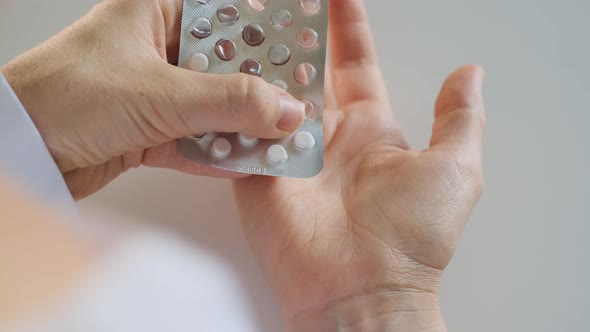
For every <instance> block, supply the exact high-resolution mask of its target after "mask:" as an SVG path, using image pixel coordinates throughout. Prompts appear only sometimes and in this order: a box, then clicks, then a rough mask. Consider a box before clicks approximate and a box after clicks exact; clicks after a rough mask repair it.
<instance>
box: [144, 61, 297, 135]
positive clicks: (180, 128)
mask: <svg viewBox="0 0 590 332" xmlns="http://www.w3.org/2000/svg"><path fill="white" fill-rule="evenodd" d="M158 67H159V68H158V73H157V76H158V80H157V84H158V85H159V86H161V87H162V88H161V89H154V90H156V91H159V92H156V93H155V95H153V96H151V98H152V99H153V100H154V103H155V104H156V105H160V102H158V101H157V100H156V99H159V100H163V101H165V102H164V103H165V104H164V105H162V107H165V108H169V110H161V112H165V114H166V116H161V117H160V118H159V120H160V121H167V122H169V123H166V124H165V126H163V127H167V126H173V127H174V131H173V132H174V135H173V136H175V137H173V138H181V137H185V136H189V135H194V134H198V133H208V132H227V133H238V132H239V133H243V134H246V135H249V136H254V137H259V138H268V139H271V138H281V137H285V136H287V135H289V134H290V133H291V132H293V131H295V130H296V129H298V128H299V127H300V126H301V125H302V123H303V121H304V120H305V105H304V104H303V103H302V102H300V101H299V100H297V99H295V98H294V97H292V96H291V95H289V94H288V93H286V92H285V91H284V90H282V89H280V88H278V87H275V86H273V85H271V84H269V83H266V82H265V81H264V80H262V79H261V78H258V77H255V76H249V75H245V74H231V75H212V74H204V73H197V72H193V71H190V70H186V69H182V68H178V67H174V66H170V65H168V64H158ZM162 94H164V95H162ZM154 98H155V99H154ZM168 112H170V113H171V114H168ZM167 115H169V116H167Z"/></svg>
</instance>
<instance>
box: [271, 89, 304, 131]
mask: <svg viewBox="0 0 590 332" xmlns="http://www.w3.org/2000/svg"><path fill="white" fill-rule="evenodd" d="M280 100H281V101H280V110H279V112H280V116H279V121H278V122H277V128H278V129H280V130H284V131H294V130H295V129H297V128H299V127H300V126H301V123H302V122H303V120H304V119H305V104H303V103H302V102H300V101H299V100H297V99H295V98H292V97H289V96H281V99H280Z"/></svg>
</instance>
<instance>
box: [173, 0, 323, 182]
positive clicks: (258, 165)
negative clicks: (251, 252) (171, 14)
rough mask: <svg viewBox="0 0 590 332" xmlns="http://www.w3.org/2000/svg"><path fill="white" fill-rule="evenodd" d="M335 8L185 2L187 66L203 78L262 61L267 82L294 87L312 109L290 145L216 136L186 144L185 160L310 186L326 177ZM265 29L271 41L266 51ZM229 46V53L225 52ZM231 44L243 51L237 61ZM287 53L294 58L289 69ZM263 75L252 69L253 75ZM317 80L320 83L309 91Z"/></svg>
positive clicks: (262, 0) (299, 2)
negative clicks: (327, 87) (328, 68)
mask: <svg viewBox="0 0 590 332" xmlns="http://www.w3.org/2000/svg"><path fill="white" fill-rule="evenodd" d="M328 7H329V6H328V0H184V8H183V15H182V30H181V35H180V55H179V66H181V67H184V68H190V69H195V68H194V67H195V61H196V63H197V65H196V67H198V70H199V71H205V72H207V73H211V74H234V73H239V72H240V71H241V69H244V68H245V67H244V66H246V65H244V66H243V64H244V63H245V62H247V61H250V60H254V61H255V62H257V63H258V64H260V66H261V69H262V72H261V75H260V77H261V78H262V79H264V80H265V81H267V82H269V83H274V84H276V85H279V86H280V85H284V84H286V86H287V91H288V92H289V93H290V94H291V95H292V96H294V97H295V98H297V99H299V100H301V101H304V102H306V104H307V110H306V114H307V119H306V120H305V123H304V124H303V126H302V127H301V128H300V129H299V130H298V131H296V132H295V133H293V134H292V135H291V136H289V137H286V138H284V139H280V140H258V142H257V143H256V144H254V145H253V146H249V145H252V144H244V143H243V140H240V139H239V137H238V133H208V134H205V135H202V136H193V137H187V138H184V139H181V140H179V141H178V146H179V148H180V151H181V153H182V154H183V155H184V156H186V157H187V158H189V159H191V160H193V161H195V162H199V163H201V164H204V165H209V166H213V167H216V168H219V169H224V170H229V171H234V172H239V173H246V174H258V175H268V176H284V177H295V178H309V177H313V176H315V175H317V174H318V173H319V172H320V171H321V170H322V168H323V164H324V133H323V111H324V76H325V65H326V44H327V32H328ZM258 28H261V29H262V31H263V34H264V39H263V41H262V42H261V43H260V40H261V38H259V37H260V36H259V30H257V29H258ZM244 29H246V30H247V31H246V33H244ZM222 40H226V41H225V43H226V45H225V46H226V47H220V45H223V43H224V42H220V41H222ZM227 40H229V41H231V42H232V43H233V45H235V54H231V49H232V44H229V43H227ZM258 43H260V44H259V45H257V44H258ZM228 45H229V47H227V46H228ZM275 46H276V47H275ZM284 46H286V48H287V49H288V50H289V51H290V56H289V57H288V61H287V62H286V63H284V64H283V62H284V60H285V59H287V56H286V55H285V51H286V50H285V47H284ZM273 47H275V48H274V49H273ZM216 49H217V51H216ZM271 49H272V51H271ZM228 51H229V53H228ZM222 57H225V60H224V59H222ZM195 59H196V60H195ZM202 60H208V61H202ZM191 61H192V62H191ZM271 61H272V62H271ZM207 62H208V63H207ZM273 62H274V63H275V64H273ZM249 63H250V64H251V63H252V62H249ZM247 64H248V63H247ZM308 64H309V65H311V66H313V68H312V67H310V66H308ZM255 67H256V66H255ZM314 68H315V71H314V70H313V69H314ZM258 69H259V68H251V66H249V67H248V70H250V71H251V72H250V74H257V73H258V72H257V70H258ZM242 72H243V70H242ZM302 74H303V75H302ZM309 77H312V78H313V80H311V82H310V83H309V84H308V85H305V84H304V83H305V82H304V81H305V78H309ZM224 139H225V140H224ZM313 141H315V144H313ZM215 142H216V143H215ZM228 142H229V144H231V151H230V152H229V153H228V149H229V147H228V144H227V143H228ZM248 143H252V142H251V140H249V141H248ZM214 145H215V147H221V151H217V150H215V147H214ZM269 149H270V150H271V151H269ZM285 152H286V153H285ZM285 157H286V158H287V159H286V160H285ZM277 158H278V159H277Z"/></svg>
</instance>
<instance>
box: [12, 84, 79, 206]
mask: <svg viewBox="0 0 590 332" xmlns="http://www.w3.org/2000/svg"><path fill="white" fill-rule="evenodd" d="M0 174H1V175H4V176H9V177H10V178H13V179H15V180H16V181H17V182H18V183H20V184H23V185H25V186H26V187H27V189H28V190H29V191H31V192H32V193H34V194H37V196H39V197H41V199H43V200H45V201H47V202H49V203H50V204H52V205H53V206H55V207H57V208H59V209H62V210H65V211H66V212H68V213H77V212H76V211H77V208H76V204H75V203H74V200H73V198H72V196H71V194H70V191H69V190H68V188H67V186H66V184H65V181H64V179H63V177H62V175H61V172H60V171H59V169H58V168H57V165H56V164H55V162H54V160H53V158H52V157H51V154H50V153H49V150H48V149H47V147H46V146H45V142H44V141H43V139H42V138H41V135H40V134H39V131H37V128H36V127H35V125H34V124H33V121H32V120H31V118H30V117H29V115H28V113H27V112H26V111H25V109H24V107H23V106H22V104H21V103H20V101H19V100H18V98H17V96H16V95H15V94H14V92H13V91H12V89H11V88H10V86H9V85H8V82H7V81H6V79H5V78H4V76H2V74H1V73H0Z"/></svg>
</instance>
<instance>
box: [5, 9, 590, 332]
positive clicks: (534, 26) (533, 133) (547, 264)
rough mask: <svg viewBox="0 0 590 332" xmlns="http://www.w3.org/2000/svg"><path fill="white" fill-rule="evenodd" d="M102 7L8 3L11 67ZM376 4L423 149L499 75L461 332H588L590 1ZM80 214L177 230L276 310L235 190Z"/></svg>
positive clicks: (168, 196) (98, 199)
mask: <svg viewBox="0 0 590 332" xmlns="http://www.w3.org/2000/svg"><path fill="white" fill-rule="evenodd" d="M93 2H94V1H91V0H76V1H71V0H70V1H66V0H53V1H40V0H39V1H17V0H11V1H5V3H4V4H3V5H0V63H5V62H6V61H8V60H9V59H10V58H12V57H14V56H16V55H17V54H19V53H21V52H23V51H25V50H27V49H29V48H30V47H32V46H34V45H35V44H37V43H39V42H41V41H43V40H44V39H45V38H47V37H49V36H50V35H52V34H53V33H55V32H57V31H58V30H60V29H61V28H63V27H64V26H65V25H67V24H69V23H71V22H73V21H74V20H75V19H76V18H77V17H78V16H80V15H82V14H83V13H84V12H86V11H87V10H88V9H89V7H90V6H91V4H92V3H93ZM368 7H369V11H370V15H371V17H372V22H373V26H374V30H375V34H376V38H377V41H378V48H379V52H380V57H381V62H382V63H383V68H384V72H385V76H386V78H387V80H388V82H389V91H390V93H391V95H392V100H393V105H394V112H395V113H396V114H397V116H398V118H399V119H400V121H401V123H402V125H403V127H404V130H405V133H406V134H407V136H408V138H409V140H410V142H412V143H413V145H415V146H416V147H426V144H427V142H428V138H429V131H430V126H431V125H432V116H431V114H432V104H433V102H434V98H435V96H436V94H437V92H438V89H439V86H440V84H441V82H442V81H443V79H444V78H445V76H446V75H447V74H448V73H449V72H450V71H451V70H453V69H454V68H455V67H457V66H459V65H460V64H463V63H472V62H475V63H480V64H482V65H484V66H485V68H486V69H487V72H488V77H487V81H486V86H485V96H486V102H487V111H488V124H489V125H488V132H487V138H486V144H485V172H486V181H487V187H486V191H485V194H484V197H483V200H482V202H481V204H480V205H479V207H478V208H477V211H476V213H475V215H474V217H473V219H472V222H471V224H470V225H469V227H468V228H467V230H466V233H465V236H464V238H463V241H462V243H461V246H460V249H459V252H458V253H457V255H456V257H455V259H454V261H453V263H452V265H451V267H450V268H449V269H448V272H447V273H446V275H445V278H444V283H443V287H442V307H443V311H444V313H445V317H446V320H447V322H448V325H449V328H450V330H451V331H490V332H492V331H494V332H495V331H588V330H589V327H588V325H589V324H588V323H587V322H586V319H587V318H586V317H585V315H587V314H588V311H589V309H590V287H589V286H588V285H587V283H588V281H589V280H590V262H589V258H588V256H587V255H588V254H587V253H588V252H590V245H588V243H587V238H588V235H590V232H589V231H590V226H588V224H589V223H590V213H589V208H588V203H589V202H588V201H589V198H590V189H589V188H590V176H589V175H588V171H589V168H590V153H589V148H588V143H590V133H589V132H588V131H587V130H584V129H585V127H586V126H587V123H588V122H589V120H590V115H589V113H590V107H589V102H588V98H587V96H588V91H589V90H590V80H589V76H590V65H589V64H588V61H589V60H590V37H589V31H590V19H589V18H590V2H588V1H582V0H580V1H573V0H571V1H566V0H561V1H541V0H539V1H532V0H531V1H525V0H520V1H519V0H514V1H499V0H495V1H474V0H446V1H439V0H431V1H409V0H407V1H375V0H373V1H368ZM80 206H81V209H82V212H83V214H85V215H87V216H95V215H97V214H98V215H100V214H102V213H104V211H107V210H109V211H115V212H116V213H120V214H125V215H128V216H131V217H133V218H137V219H141V220H143V222H145V223H149V224H150V225H161V226H162V227H165V228H166V229H168V230H172V231H178V233H179V234H182V236H183V237H185V238H186V239H189V240H190V241H192V243H194V245H195V248H197V247H198V248H206V250H210V251H211V252H213V253H215V255H218V257H220V259H224V260H227V261H228V262H231V263H232V265H233V266H235V267H236V271H238V272H239V275H240V276H241V277H242V278H244V280H245V282H246V284H248V285H249V286H248V287H250V290H252V291H253V292H254V293H255V297H257V298H260V299H257V301H258V302H259V303H260V306H261V307H263V306H268V307H271V306H272V297H271V296H270V294H269V292H268V290H267V289H266V288H265V286H264V284H263V283H261V282H260V281H259V280H258V279H259V275H258V274H257V273H258V272H257V271H256V269H255V268H253V267H252V264H251V263H252V260H251V257H250V256H249V255H248V254H247V251H245V250H244V248H245V244H244V241H243V240H242V238H241V234H240V231H239V229H238V227H237V224H238V222H237V219H236V213H235V211H234V210H233V209H226V207H227V206H232V203H231V194H230V190H229V187H228V186H227V184H226V183H225V182H223V181H217V180H210V179H199V178H195V177H189V176H185V175H181V174H175V173H173V172H169V171H162V170H152V169H141V170H138V171H133V172H130V173H128V174H126V175H125V176H123V177H121V178H120V179H119V180H117V181H116V182H114V183H113V184H112V185H111V186H110V187H109V188H107V189H106V190H104V191H102V192H100V193H99V194H97V195H95V196H94V197H92V198H90V199H87V200H85V201H83V202H82V203H81V204H80ZM261 310H262V309H261ZM271 312H272V311H271ZM269 316H272V315H269ZM263 321H264V322H263V324H265V325H266V326H267V329H269V330H272V329H273V328H276V327H277V326H279V325H278V324H279V323H278V322H276V318H275V317H269V318H266V319H263Z"/></svg>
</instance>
